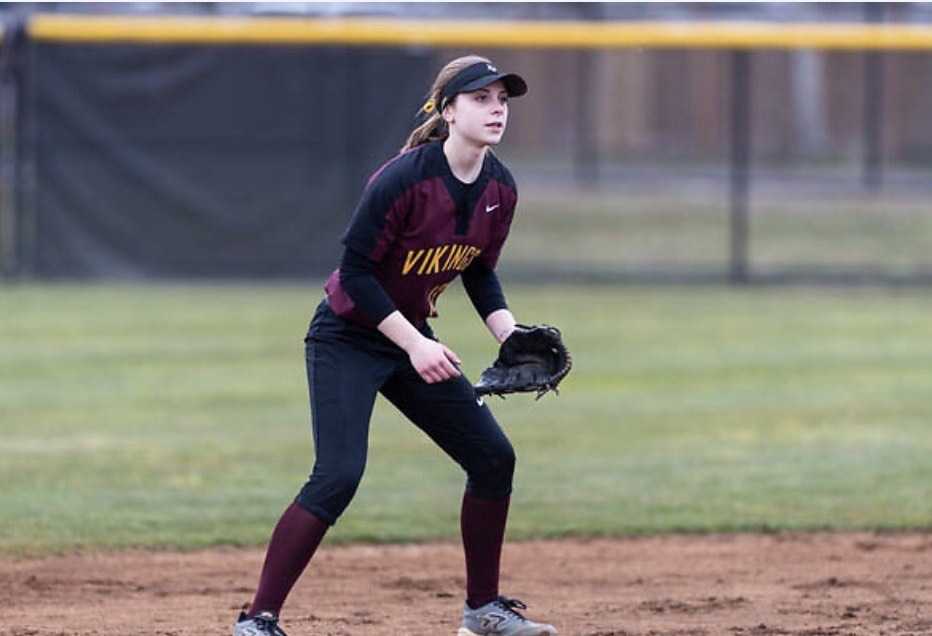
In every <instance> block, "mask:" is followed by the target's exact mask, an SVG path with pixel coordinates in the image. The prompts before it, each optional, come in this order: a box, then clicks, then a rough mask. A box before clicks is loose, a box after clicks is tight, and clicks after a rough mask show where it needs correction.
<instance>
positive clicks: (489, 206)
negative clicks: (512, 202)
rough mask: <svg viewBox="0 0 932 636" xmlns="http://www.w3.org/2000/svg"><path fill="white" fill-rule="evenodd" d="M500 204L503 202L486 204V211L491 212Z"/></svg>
mask: <svg viewBox="0 0 932 636" xmlns="http://www.w3.org/2000/svg"><path fill="white" fill-rule="evenodd" d="M499 205H501V204H500V203H496V204H495V205H487V206H485V211H486V212H491V211H492V210H494V209H495V208H497V207H498V206H499Z"/></svg>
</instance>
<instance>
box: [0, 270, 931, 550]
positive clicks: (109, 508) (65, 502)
mask: <svg viewBox="0 0 932 636" xmlns="http://www.w3.org/2000/svg"><path fill="white" fill-rule="evenodd" d="M508 292H509V299H510V301H511V305H512V307H513V309H514V310H515V313H516V315H517V316H518V318H519V319H523V320H524V321H546V322H551V323H553V324H557V325H559V326H561V327H562V328H563V330H564V332H565V335H566V340H567V342H568V344H569V346H570V347H571V348H572V350H573V351H574V353H575V360H576V368H575V370H574V372H573V373H572V374H571V375H570V377H569V378H568V379H567V380H566V382H565V383H564V389H563V392H562V394H561V395H560V397H558V398H555V397H552V396H548V397H546V398H544V399H543V400H541V401H540V402H534V401H533V399H532V398H531V397H528V396H520V397H514V398H511V399H509V400H507V401H502V402H499V401H495V402H494V404H493V408H494V409H495V411H496V413H497V415H498V416H499V419H500V421H501V422H502V423H503V424H504V425H505V427H506V428H507V430H508V432H509V434H510V436H511V438H512V440H513V442H514V444H515V447H516V449H517V453H518V473H517V477H516V489H515V495H514V499H513V513H512V516H511V519H510V525H509V533H510V536H511V537H512V538H524V537H541V536H560V535H621V534H629V533H648V532H671V531H741V530H761V529H766V530H776V529H810V528H842V529H847V528H891V529H895V528H915V527H924V528H928V527H930V526H932V461H930V460H929V458H930V457H932V371H930V364H929V361H930V360H932V320H930V319H929V317H930V316H932V296H930V295H929V294H928V293H927V292H925V291H910V292H891V291H884V290H875V289H869V290H868V289H860V290H833V289H824V288H819V289H780V290H773V289H769V290H733V289H727V288H715V287H712V288H614V287H580V288H563V287H561V288H556V287H514V286H511V287H509V288H508ZM318 298H319V286H318V285H316V284H313V285H311V284H309V285H307V286H261V285H245V284H244V285H224V286H208V285H202V286H182V285H178V286H172V285H153V286H129V285H127V286H115V285H99V286H98V285H92V286H78V285H74V286H67V285H62V286H57V285H49V286H45V285H43V286H28V285H26V286H5V287H0V432H2V435H0V552H2V553H8V554H9V553H15V554H25V553H46V552H49V551H58V550H67V549H73V548H83V547H95V548H96V547H107V548H110V547H123V546H150V547H182V548H192V547H199V546H207V545H215V544H236V545H246V544H262V543H264V542H265V541H266V540H267V538H268V535H269V532H270V530H271V527H272V525H273V524H274V522H275V521H276V520H277V518H278V515H279V513H280V511H281V510H282V508H283V507H284V506H285V505H287V503H288V502H289V501H290V500H291V498H292V497H293V496H294V494H295V492H296V491H297V489H298V488H299V487H300V485H301V484H302V482H303V480H304V478H305V476H306V473H307V472H308V471H309V469H310V466H311V463H312V457H313V455H312V446H311V438H310V434H309V416H308V409H307V393H306V390H307V389H306V384H305V377H304V360H303V343H302V337H303V334H304V330H305V328H306V321H307V319H308V317H309V315H310V313H311V311H312V309H313V307H314V305H315V304H316V302H317V300H318ZM440 309H441V314H442V317H441V319H440V320H439V321H437V322H436V323H435V327H436V331H437V333H438V334H439V335H440V336H441V337H442V338H443V339H444V340H445V341H447V342H448V343H449V344H450V345H451V346H452V347H453V348H454V349H455V350H456V351H457V352H458V353H459V354H460V356H461V357H462V358H463V359H464V361H465V367H466V369H467V371H468V373H469V374H470V375H472V376H475V375H476V374H477V372H478V371H479V370H480V369H481V368H482V367H483V366H484V365H485V364H486V363H487V362H488V361H490V360H491V359H492V357H493V355H494V346H493V343H492V341H491V339H490V338H489V337H488V336H487V335H486V333H485V332H484V329H483V327H482V326H481V324H480V323H479V321H478V319H477V318H476V317H475V314H474V313H473V311H472V309H471V308H470V307H469V306H468V302H467V301H466V300H465V297H464V294H463V293H462V291H461V290H460V289H459V288H458V286H454V287H453V288H451V289H450V290H449V291H448V292H447V293H446V294H445V296H444V297H443V298H442V299H441V305H440ZM462 483H463V478H462V475H461V474H460V473H459V469H458V468H457V467H455V466H454V465H453V464H452V463H451V462H450V461H449V460H448V459H447V458H446V457H445V456H444V455H443V454H442V453H441V452H440V451H439V450H437V449H436V448H434V447H433V446H432V445H431V443H430V442H429V441H428V440H427V439H426V438H425V437H424V436H423V435H422V434H421V433H420V432H419V431H418V430H417V429H415V428H414V427H413V426H411V425H409V424H407V423H406V422H405V421H404V420H403V419H401V418H400V417H399V416H398V415H397V414H396V413H395V412H394V411H393V409H392V408H391V407H390V406H389V405H387V404H386V403H384V402H380V403H379V404H378V406H377V407H376V413H375V416H374V419H373V425H372V435H371V446H370V458H369V466H368V470H367V473H366V477H365V478H364V480H363V484H362V486H361V488H360V492H359V494H358V495H357V497H356V500H355V501H354V503H353V505H352V506H351V507H350V509H349V511H348V512H347V514H346V515H345V517H344V518H343V519H342V520H341V522H340V523H339V524H338V525H337V527H336V529H335V532H334V533H333V535H332V537H333V539H336V540H340V541H354V540H367V541H409V540H422V539H428V538H451V537H455V536H457V532H458V525H457V516H458V510H459V499H460V494H461V490H462Z"/></svg>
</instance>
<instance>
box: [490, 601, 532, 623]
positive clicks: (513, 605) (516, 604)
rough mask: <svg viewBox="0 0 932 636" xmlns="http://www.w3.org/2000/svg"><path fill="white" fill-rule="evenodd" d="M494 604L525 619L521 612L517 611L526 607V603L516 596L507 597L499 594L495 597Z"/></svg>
mask: <svg viewBox="0 0 932 636" xmlns="http://www.w3.org/2000/svg"><path fill="white" fill-rule="evenodd" d="M495 604H496V605H497V606H499V607H500V608H502V609H503V610H505V611H506V612H507V613H509V614H514V615H515V616H517V617H518V618H519V619H521V620H522V621H526V620H527V619H526V618H525V617H524V616H523V615H522V614H521V612H519V611H518V610H519V609H522V610H526V609H527V605H525V604H524V603H523V602H522V601H519V600H518V599H516V598H507V597H505V596H499V597H498V598H497V599H495Z"/></svg>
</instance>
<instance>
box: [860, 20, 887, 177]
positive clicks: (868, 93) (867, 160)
mask: <svg viewBox="0 0 932 636" xmlns="http://www.w3.org/2000/svg"><path fill="white" fill-rule="evenodd" d="M883 11H884V6H883V4H882V3H867V4H865V7H864V13H865V17H866V18H867V21H868V22H871V23H879V22H882V21H883ZM884 75H885V73H884V53H883V52H882V51H868V52H866V53H865V54H864V159H863V161H864V163H863V168H862V179H863V182H864V187H866V188H867V189H868V190H872V191H876V190H880V188H881V187H882V186H883V94H884V88H885V87H884V84H885V82H884Z"/></svg>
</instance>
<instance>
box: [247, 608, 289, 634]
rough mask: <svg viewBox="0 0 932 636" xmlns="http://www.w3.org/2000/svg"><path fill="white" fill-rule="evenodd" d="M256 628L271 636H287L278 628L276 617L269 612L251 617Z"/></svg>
mask: <svg viewBox="0 0 932 636" xmlns="http://www.w3.org/2000/svg"><path fill="white" fill-rule="evenodd" d="M252 620H253V621H254V622H255V624H256V627H258V628H259V629H262V630H265V631H267V632H268V633H269V634H270V635H271V636H287V634H285V632H284V631H282V628H281V627H279V626H278V617H277V616H275V615H274V614H271V613H269V612H261V613H259V614H256V615H255V616H253V617H252Z"/></svg>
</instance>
